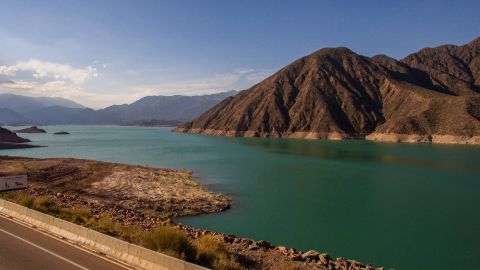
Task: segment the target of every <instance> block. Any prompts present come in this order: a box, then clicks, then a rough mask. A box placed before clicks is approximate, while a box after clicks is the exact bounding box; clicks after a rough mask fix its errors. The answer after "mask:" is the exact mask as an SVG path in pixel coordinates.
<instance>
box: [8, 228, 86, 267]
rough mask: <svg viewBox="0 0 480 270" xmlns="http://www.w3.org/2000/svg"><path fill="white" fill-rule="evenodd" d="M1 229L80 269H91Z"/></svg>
mask: <svg viewBox="0 0 480 270" xmlns="http://www.w3.org/2000/svg"><path fill="white" fill-rule="evenodd" d="M0 231H1V232H3V233H5V234H7V235H10V236H11V237H14V238H16V239H18V240H20V241H23V242H25V243H27V244H29V245H32V246H34V247H36V248H38V249H40V250H42V251H44V252H47V253H48V254H50V255H52V256H55V257H57V258H59V259H61V260H63V261H65V262H67V263H69V264H72V265H74V266H76V267H78V268H80V269H83V270H89V269H88V268H86V267H83V266H81V265H79V264H77V263H75V262H72V261H70V260H69V259H67V258H65V257H62V256H60V255H58V254H56V253H54V252H52V251H50V250H48V249H45V248H43V247H41V246H39V245H37V244H34V243H32V242H30V241H28V240H25V239H23V238H21V237H20V236H17V235H15V234H13V233H10V232H7V231H5V230H4V229H0Z"/></svg>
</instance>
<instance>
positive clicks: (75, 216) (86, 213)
mask: <svg viewBox="0 0 480 270" xmlns="http://www.w3.org/2000/svg"><path fill="white" fill-rule="evenodd" d="M59 217H60V218H61V219H64V220H66V221H69V222H73V223H76V224H89V223H90V219H91V217H92V213H91V212H90V210H88V209H87V208H83V207H80V208H72V209H68V208H62V209H61V210H60V214H59Z"/></svg>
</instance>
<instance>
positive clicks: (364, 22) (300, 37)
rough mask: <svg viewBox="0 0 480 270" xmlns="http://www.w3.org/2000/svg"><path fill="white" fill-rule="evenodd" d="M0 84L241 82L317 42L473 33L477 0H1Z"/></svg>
mask: <svg viewBox="0 0 480 270" xmlns="http://www.w3.org/2000/svg"><path fill="white" fill-rule="evenodd" d="M0 8H1V11H2V12H1V13H2V16H0V93H1V92H11V93H17V94H24V95H33V96H61V97H66V98H70V99H73V100H76V101H78V102H80V103H83V104H85V105H87V106H91V107H95V108H99V107H104V106H107V105H111V104H114V103H115V104H118V103H128V102H132V101H134V100H135V99H138V98H140V97H142V96H145V95H172V94H186V95H195V94H205V93H214V92H220V91H224V90H230V89H237V90H241V89H246V88H248V87H249V86H251V85H253V84H255V83H257V82H259V81H260V80H262V79H263V78H265V77H266V76H268V75H270V74H271V73H273V72H274V71H276V70H278V69H279V68H281V67H283V66H285V65H287V64H288V63H290V62H291V61H293V60H295V59H297V58H299V57H301V56H304V55H306V54H309V53H311V52H313V51H315V50H317V49H320V48H323V47H338V46H346V47H349V48H350V49H352V50H353V51H355V52H357V53H360V54H363V55H367V56H372V55H375V54H378V53H383V54H387V55H389V56H392V57H394V58H397V59H400V58H402V57H404V56H406V55H407V54H409V53H411V52H414V51H416V50H418V49H420V48H423V47H433V46H437V45H439V44H443V43H450V44H464V43H467V42H468V41H470V40H472V39H474V38H475V37H478V36H480V16H479V15H478V11H479V10H480V1H478V0H477V1H421V0H417V1H387V0H384V1H353V0H352V1H300V0H297V1H293V0H292V1H261V0H257V1H220V0H218V1H214V0H204V1H200V0H197V1H193V0H192V1H181V0H179V1H173V0H172V1H160V0H158V1H133V0H132V1H118V0H117V1H107V0H101V1H86V0H81V1H80V0H78V1H70V0H61V1H54V0H49V1H3V0H0Z"/></svg>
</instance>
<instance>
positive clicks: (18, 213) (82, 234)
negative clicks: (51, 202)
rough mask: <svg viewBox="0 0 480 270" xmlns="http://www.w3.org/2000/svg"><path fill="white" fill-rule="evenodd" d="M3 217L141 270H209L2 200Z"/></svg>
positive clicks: (1, 210)
mask: <svg viewBox="0 0 480 270" xmlns="http://www.w3.org/2000/svg"><path fill="white" fill-rule="evenodd" d="M0 213H3V214H5V215H8V216H11V217H13V218H15V219H18V220H20V221H23V222H25V223H28V224H31V225H34V226H36V227H37V228H40V229H42V230H44V231H47V232H49V233H51V234H54V235H56V236H60V237H63V238H66V239H68V240H70V241H72V242H74V243H76V244H78V245H80V246H83V247H86V248H88V249H90V250H94V251H97V252H101V253H103V254H106V255H107V256H108V257H110V258H113V259H116V260H118V261H121V262H124V263H126V264H128V265H131V266H134V267H137V268H140V269H145V270H205V269H207V268H204V267H201V266H198V265H195V264H192V263H188V262H185V261H182V260H179V259H177V258H174V257H171V256H168V255H165V254H162V253H159V252H155V251H152V250H149V249H146V248H143V247H140V246H137V245H134V244H131V243H128V242H125V241H122V240H120V239H117V238H114V237H111V236H108V235H106V234H102V233H99V232H97V231H94V230H90V229H88V228H85V227H82V226H80V225H77V224H73V223H70V222H67V221H65V220H62V219H58V218H55V217H52V216H50V215H47V214H44V213H40V212H38V211H35V210H32V209H29V208H27V207H23V206H21V205H18V204H15V203H12V202H9V201H5V200H2V199H0Z"/></svg>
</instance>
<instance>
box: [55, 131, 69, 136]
mask: <svg viewBox="0 0 480 270" xmlns="http://www.w3.org/2000/svg"><path fill="white" fill-rule="evenodd" d="M69 134H70V133H68V132H66V131H58V132H55V133H53V135H69Z"/></svg>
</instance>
